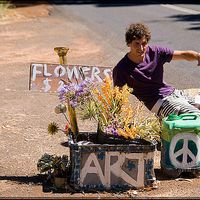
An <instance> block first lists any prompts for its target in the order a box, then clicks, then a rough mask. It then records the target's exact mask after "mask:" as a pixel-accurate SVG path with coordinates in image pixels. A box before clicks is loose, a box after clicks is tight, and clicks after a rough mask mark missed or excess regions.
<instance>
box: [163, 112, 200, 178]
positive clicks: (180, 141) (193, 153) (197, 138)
mask: <svg viewBox="0 0 200 200" xmlns="http://www.w3.org/2000/svg"><path fill="white" fill-rule="evenodd" d="M161 142H162V146H161V169H162V170H163V172H164V173H165V174H167V175H169V176H173V177H178V176H179V175H180V174H181V173H182V172H193V173H194V174H195V173H198V172H199V170H200V116H199V115H198V114H181V115H179V116H177V115H173V114H171V115H169V116H168V117H166V118H164V119H163V122H162V133H161Z"/></svg>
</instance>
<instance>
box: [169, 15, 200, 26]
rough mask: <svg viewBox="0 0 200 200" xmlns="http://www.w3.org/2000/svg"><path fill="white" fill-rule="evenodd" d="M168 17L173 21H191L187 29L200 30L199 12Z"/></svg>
mask: <svg viewBox="0 0 200 200" xmlns="http://www.w3.org/2000/svg"><path fill="white" fill-rule="evenodd" d="M170 18H172V19H174V21H187V22H192V23H191V24H190V25H191V27H189V28H187V29H188V30H200V14H196V15H172V16H170Z"/></svg>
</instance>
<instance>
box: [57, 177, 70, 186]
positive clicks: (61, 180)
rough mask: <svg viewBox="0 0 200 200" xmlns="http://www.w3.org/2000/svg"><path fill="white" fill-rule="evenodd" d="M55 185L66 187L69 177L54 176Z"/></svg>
mask: <svg viewBox="0 0 200 200" xmlns="http://www.w3.org/2000/svg"><path fill="white" fill-rule="evenodd" d="M54 185H55V187H56V188H65V186H66V185H67V179H66V178H65V177H54Z"/></svg>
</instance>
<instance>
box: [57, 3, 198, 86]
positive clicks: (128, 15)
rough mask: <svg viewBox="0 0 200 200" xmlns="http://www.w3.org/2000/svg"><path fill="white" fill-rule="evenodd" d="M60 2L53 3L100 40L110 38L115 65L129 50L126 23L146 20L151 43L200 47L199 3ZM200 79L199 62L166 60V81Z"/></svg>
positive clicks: (194, 81)
mask: <svg viewBox="0 0 200 200" xmlns="http://www.w3.org/2000/svg"><path fill="white" fill-rule="evenodd" d="M58 2H59V1H57V4H54V7H55V10H57V11H58V12H59V13H60V15H61V16H62V17H63V18H66V20H69V19H73V20H74V19H75V20H79V21H80V22H81V23H82V24H84V25H85V26H87V27H88V28H90V30H91V31H93V32H95V33H96V37H98V40H103V41H107V43H108V44H109V46H110V53H111V56H110V63H111V65H113V66H114V65H115V64H116V63H117V62H118V61H119V60H120V59H121V57H122V56H123V55H124V54H125V53H126V51H127V50H128V48H127V47H126V45H125V40H124V33H125V29H126V27H127V26H128V25H129V24H130V23H133V22H144V23H146V24H147V25H148V26H149V27H150V29H151V31H152V40H151V41H150V43H151V44H157V45H162V46H166V47H169V48H172V49H174V50H196V51H200V43H199V38H200V4H191V3H188V1H182V2H185V4H180V3H176V4H170V3H171V2H172V3H173V1H162V2H163V3H156V2H155V1H153V2H152V1H134V3H133V1H109V2H110V3H104V1H63V2H65V3H60V4H59V3H58ZM60 2H61V1H60ZM177 2H178V1H177ZM190 2H192V1H190ZM193 2H197V1H193ZM105 48H107V47H105ZM102 63H103V62H102ZM97 64H98V63H97ZM199 79H200V68H199V67H197V63H196V62H187V61H173V62H171V63H170V64H166V67H165V81H166V82H167V83H169V84H173V85H174V86H175V87H177V88H179V89H185V88H199V87H200V80H199Z"/></svg>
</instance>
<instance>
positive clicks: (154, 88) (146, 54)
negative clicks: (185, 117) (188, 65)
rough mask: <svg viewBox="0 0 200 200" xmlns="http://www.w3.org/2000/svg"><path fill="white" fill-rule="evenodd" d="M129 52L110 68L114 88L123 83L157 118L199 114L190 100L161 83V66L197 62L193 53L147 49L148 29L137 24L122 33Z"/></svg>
mask: <svg viewBox="0 0 200 200" xmlns="http://www.w3.org/2000/svg"><path fill="white" fill-rule="evenodd" d="M125 38H126V43H127V46H128V47H129V48H130V51H129V52H128V53H127V54H126V55H125V56H124V57H123V58H122V59H121V60H120V61H119V63H118V64H117V65H116V66H115V67H114V69H113V82H114V86H119V87H122V86H123V85H125V84H127V85H128V86H129V87H131V88H133V94H134V95H135V96H136V97H137V98H138V99H139V100H140V101H142V102H143V103H144V104H145V106H146V107H147V108H148V109H149V110H151V111H152V112H154V113H156V114H157V115H158V116H159V117H165V116H168V115H169V114H171V113H174V114H182V113H199V114H200V110H199V109H198V108H197V106H198V105H196V104H195V102H194V99H192V98H191V97H188V96H187V95H185V94H184V93H183V91H181V90H177V89H175V88H174V87H173V86H170V85H168V84H166V83H165V82H164V81H163V65H164V64H165V63H166V62H170V61H171V60H187V61H198V65H200V53H198V52H196V51H173V50H171V49H169V48H165V47H159V46H149V45H148V42H149V41H150V39H151V32H150V30H149V28H148V27H147V26H146V25H144V24H141V23H137V24H131V25H130V26H129V28H128V29H127V31H126V34H125Z"/></svg>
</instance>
